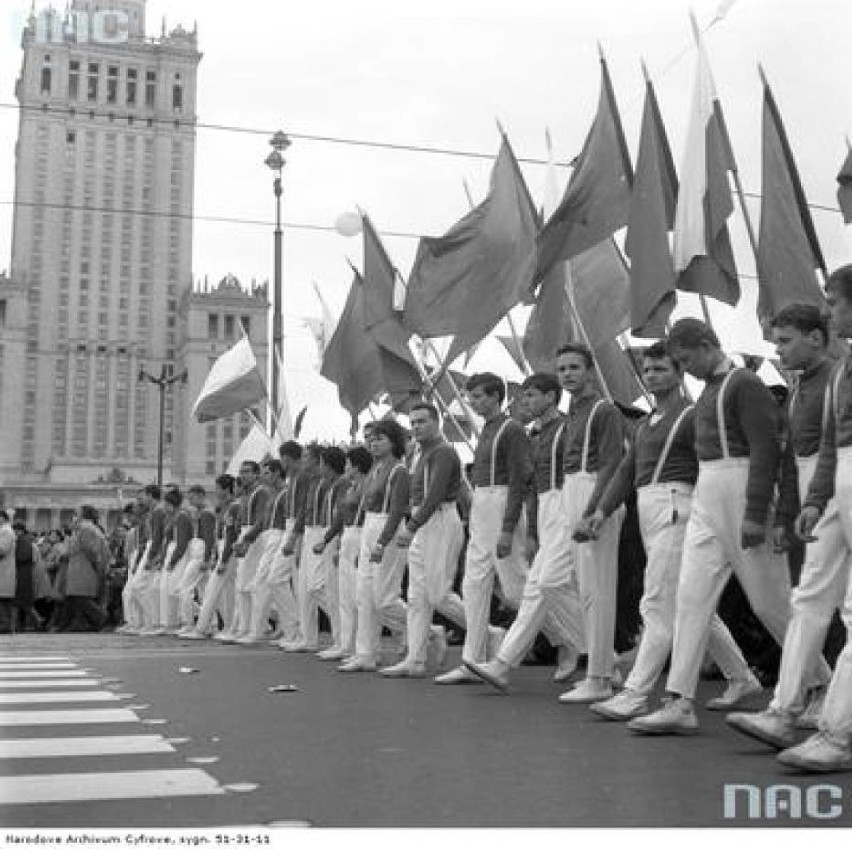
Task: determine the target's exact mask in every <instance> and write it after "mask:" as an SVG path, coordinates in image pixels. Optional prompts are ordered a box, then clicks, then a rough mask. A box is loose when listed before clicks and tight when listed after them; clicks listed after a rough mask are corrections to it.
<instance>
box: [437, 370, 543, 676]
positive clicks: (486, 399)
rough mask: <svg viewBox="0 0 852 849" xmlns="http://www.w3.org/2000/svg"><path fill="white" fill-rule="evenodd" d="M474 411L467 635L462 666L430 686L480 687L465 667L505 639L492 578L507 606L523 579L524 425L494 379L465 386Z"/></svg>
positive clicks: (481, 377) (486, 376) (517, 597)
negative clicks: (476, 432) (494, 607)
mask: <svg viewBox="0 0 852 849" xmlns="http://www.w3.org/2000/svg"><path fill="white" fill-rule="evenodd" d="M467 395H468V399H469V401H470V405H471V408H472V409H473V411H474V412H475V413H476V414H477V415H479V416H482V417H483V418H484V419H485V426H484V427H483V429H482V433H481V434H480V436H479V440H478V441H477V444H476V451H475V453H474V457H473V480H472V483H473V499H472V501H471V507H470V540H469V542H468V547H467V555H466V558H465V571H464V582H463V583H462V599H463V600H464V612H465V620H466V621H467V632H466V635H465V641H464V649H463V650H462V664H463V665H462V666H459V667H458V668H456V669H453V670H451V671H450V672H447V673H445V674H444V675H439V676H438V677H437V678H436V679H435V683H436V684H465V683H479V682H480V679H479V677H478V676H477V675H476V674H475V673H474V672H472V671H471V670H470V669H469V668H467V666H468V664H474V665H476V664H481V663H484V662H485V660H486V652H487V649H488V644H487V641H488V638H489V635H490V636H491V640H492V645H491V651H490V652H489V653H490V654H491V655H494V654H495V653H496V651H497V649H498V648H499V642H500V641H501V640H502V637H503V636H504V633H503V632H502V630H501V629H496V628H491V629H489V625H488V614H489V611H490V609H491V595H492V592H493V589H494V576H495V574H496V575H497V576H498V577H499V579H500V587H501V589H502V591H503V595H504V597H505V599H506V601H507V603H508V604H510V605H511V606H512V607H515V608H517V607H518V606H519V605H520V603H521V596H522V595H523V591H524V584H525V582H526V577H527V565H526V522H525V521H524V520H523V517H522V512H523V507H524V502H525V500H526V498H527V491H528V488H529V485H530V479H531V477H532V459H531V451H530V443H529V438H528V437H527V435H526V433H525V431H524V428H523V426H522V425H521V424H520V423H519V422H516V421H514V420H513V419H510V418H509V416H507V415H506V413H504V412H503V402H504V401H505V400H506V384H505V383H504V381H503V379H502V378H501V377H498V376H497V375H496V374H491V373H488V372H485V373H483V374H475V375H473V377H471V378H470V379H469V380H468V382H467Z"/></svg>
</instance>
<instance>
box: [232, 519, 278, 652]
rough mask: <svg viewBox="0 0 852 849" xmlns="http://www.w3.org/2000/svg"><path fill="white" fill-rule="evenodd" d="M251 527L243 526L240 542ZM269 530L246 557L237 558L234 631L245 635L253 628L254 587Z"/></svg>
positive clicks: (261, 536)
mask: <svg viewBox="0 0 852 849" xmlns="http://www.w3.org/2000/svg"><path fill="white" fill-rule="evenodd" d="M249 529H250V527H249V526H245V527H243V529H242V531H241V533H240V538H239V540H238V542H241V541H242V540H243V539H244V538H245V535H246V534H247V533H248V531H249ZM269 533H270V532H269V531H264V532H263V533H261V534H260V535H259V536H258V538H257V539H256V540H255V541H254V542H253V543H252V544H251V545H250V546H249V548H248V550H247V551H246V554H245V557H239V558H237V571H236V576H235V580H234V590H235V601H234V622H233V633H234V634H236V635H238V636H241V637H245V636H247V635H248V633H249V631H250V629H251V608H252V600H253V598H252V587H253V586H254V579H255V577H256V575H257V568H258V565H259V563H260V558H261V557H262V556H263V553H264V552H265V551H266V542H267V540H268V539H269Z"/></svg>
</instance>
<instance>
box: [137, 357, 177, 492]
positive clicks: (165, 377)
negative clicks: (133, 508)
mask: <svg viewBox="0 0 852 849" xmlns="http://www.w3.org/2000/svg"><path fill="white" fill-rule="evenodd" d="M187 376H188V372H187V371H186V369H184V370H183V371H182V372H181V373H180V374H175V373H174V366H171V365H167V364H166V363H163V368H162V371H161V372H160V376H159V377H155V376H154V375H153V374H149V373H148V372H147V371H145V367H144V366H143V367H142V368H140V369H139V382H140V383H144V382H145V381H146V380H147V381H148V382H149V383H153V384H154V386H156V387H157V389H158V390H159V393H160V428H159V432H158V435H157V486H159V487H162V486H163V434H164V432H165V429H166V408H165V403H164V401H165V396H166V389H168V387H170V386H173V385H174V384H175V383H184V384H185V383H186V379H187Z"/></svg>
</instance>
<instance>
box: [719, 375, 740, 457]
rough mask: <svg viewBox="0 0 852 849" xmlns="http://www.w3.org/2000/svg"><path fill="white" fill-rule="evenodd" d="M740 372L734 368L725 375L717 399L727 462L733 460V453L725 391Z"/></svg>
mask: <svg viewBox="0 0 852 849" xmlns="http://www.w3.org/2000/svg"><path fill="white" fill-rule="evenodd" d="M738 371H739V369H738V368H733V369H731V370H730V371H729V372H728V373H727V374H726V375H725V379H724V380H723V381H722V387H721V389H720V390H719V395H718V396H717V397H716V419H717V421H718V424H719V442H720V443H721V444H722V457H723V458H724V459H725V460H729V459H730V458H731V452H730V449H729V447H728V429H727V427H726V426H725V390H726V389H727V388H728V384H729V383H730V382H731V378H732V377H733V376H734V375H735V374H736V373H737V372H738Z"/></svg>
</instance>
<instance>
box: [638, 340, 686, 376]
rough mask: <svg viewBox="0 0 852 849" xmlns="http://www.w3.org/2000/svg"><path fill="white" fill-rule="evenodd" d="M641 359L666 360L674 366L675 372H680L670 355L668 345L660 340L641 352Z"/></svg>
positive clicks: (675, 361)
mask: <svg viewBox="0 0 852 849" xmlns="http://www.w3.org/2000/svg"><path fill="white" fill-rule="evenodd" d="M642 359H643V360H668V361H669V362H670V363H671V364H672V365H673V366H674V369H675V371H680V363H679V362H678V361H677V360H676V359H675V358H674V357H673V356H672V355H671V353H670V352H669V349H668V345H666V343H665V342H663V341H662V340H660V341H659V342H654V344H653V345H649V346H648V347H647V348H645V350H644V351H642Z"/></svg>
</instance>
